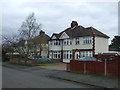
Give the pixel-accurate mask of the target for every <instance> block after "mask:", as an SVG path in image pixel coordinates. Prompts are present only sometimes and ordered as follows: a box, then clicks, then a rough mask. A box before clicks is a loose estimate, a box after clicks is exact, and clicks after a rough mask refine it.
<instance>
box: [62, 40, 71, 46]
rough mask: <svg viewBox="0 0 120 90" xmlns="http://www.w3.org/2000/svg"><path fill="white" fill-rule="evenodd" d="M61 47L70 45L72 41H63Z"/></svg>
mask: <svg viewBox="0 0 120 90" xmlns="http://www.w3.org/2000/svg"><path fill="white" fill-rule="evenodd" d="M63 45H72V40H71V39H64V40H63Z"/></svg>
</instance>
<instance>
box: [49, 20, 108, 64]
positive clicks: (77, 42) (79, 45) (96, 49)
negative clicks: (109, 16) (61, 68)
mask: <svg viewBox="0 0 120 90" xmlns="http://www.w3.org/2000/svg"><path fill="white" fill-rule="evenodd" d="M108 39H109V36H107V35H106V34H104V33H102V32H100V31H98V30H97V29H95V28H93V27H87V28H85V27H83V26H81V25H78V23H77V21H72V23H71V27H69V28H67V29H65V30H63V31H62V32H60V33H58V34H56V33H53V35H52V36H51V38H50V40H49V51H48V53H49V58H53V59H56V60H60V61H62V62H70V60H71V59H78V58H79V57H85V56H91V57H92V56H93V55H95V54H98V53H105V52H108Z"/></svg>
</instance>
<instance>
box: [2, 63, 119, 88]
mask: <svg viewBox="0 0 120 90" xmlns="http://www.w3.org/2000/svg"><path fill="white" fill-rule="evenodd" d="M8 64H9V63H7V65H6V64H4V65H6V66H9V67H11V66H13V65H10V64H9V65H8ZM17 66H19V68H24V70H27V71H28V70H29V71H31V72H32V70H35V69H36V70H37V71H34V72H35V73H38V74H39V73H42V74H43V75H46V76H48V77H50V78H57V79H62V80H66V81H71V82H76V83H81V84H86V85H91V86H95V87H99V88H112V89H113V88H114V89H120V88H119V86H118V83H119V81H118V77H117V76H104V75H95V74H84V73H75V72H68V71H66V70H64V69H63V70H60V69H58V68H55V67H57V65H56V66H54V68H48V67H49V66H46V67H38V66H37V67H36V66H35V67H29V68H28V67H26V66H23V67H22V66H20V65H17ZM62 66H64V67H65V64H64V65H63V64H62ZM51 67H52V66H51ZM58 67H59V65H58ZM12 68H13V67H12ZM17 68H18V67H17ZM42 71H44V72H42ZM49 72H50V73H49Z"/></svg>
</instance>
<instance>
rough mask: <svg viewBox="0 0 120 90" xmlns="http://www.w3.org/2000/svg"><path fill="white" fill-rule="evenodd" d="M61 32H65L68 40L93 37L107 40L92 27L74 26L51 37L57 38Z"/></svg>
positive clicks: (104, 35)
mask: <svg viewBox="0 0 120 90" xmlns="http://www.w3.org/2000/svg"><path fill="white" fill-rule="evenodd" d="M63 32H65V33H66V34H67V35H68V36H69V37H70V38H75V37H83V36H93V35H95V36H99V37H104V38H109V36H107V35H106V34H104V33H102V32H100V31H98V30H97V29H95V28H93V27H88V28H84V27H83V26H76V27H74V28H67V29H65V30H64V31H62V32H60V33H59V34H55V33H54V34H53V35H55V36H56V37H57V38H59V37H60V36H61V35H62V33H63ZM53 35H52V36H53Z"/></svg>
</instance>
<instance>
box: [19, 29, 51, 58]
mask: <svg viewBox="0 0 120 90" xmlns="http://www.w3.org/2000/svg"><path fill="white" fill-rule="evenodd" d="M49 39H50V37H49V36H48V35H47V34H45V32H44V31H42V30H41V31H40V33H39V35H38V36H36V37H34V38H32V39H30V40H20V41H19V42H18V43H17V44H18V47H19V51H20V52H22V53H23V54H27V55H31V56H34V55H41V56H46V57H48V40H49ZM19 51H18V52H19Z"/></svg>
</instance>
